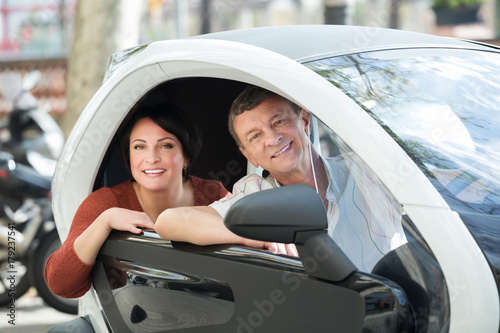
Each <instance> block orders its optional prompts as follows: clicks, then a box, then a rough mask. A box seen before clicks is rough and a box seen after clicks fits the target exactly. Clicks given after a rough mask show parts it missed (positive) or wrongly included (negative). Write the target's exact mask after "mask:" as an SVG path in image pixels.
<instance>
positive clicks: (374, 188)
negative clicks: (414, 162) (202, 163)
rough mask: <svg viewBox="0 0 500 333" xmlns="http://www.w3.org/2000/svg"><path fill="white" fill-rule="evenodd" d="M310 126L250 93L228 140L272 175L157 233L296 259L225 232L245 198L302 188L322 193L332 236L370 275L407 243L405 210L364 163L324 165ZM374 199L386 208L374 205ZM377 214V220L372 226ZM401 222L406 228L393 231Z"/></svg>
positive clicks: (257, 91) (235, 111) (286, 249)
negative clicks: (273, 190) (227, 220)
mask: <svg viewBox="0 0 500 333" xmlns="http://www.w3.org/2000/svg"><path fill="white" fill-rule="evenodd" d="M310 125H311V124H310V117H309V114H308V113H307V112H306V111H305V110H304V109H302V108H300V107H299V106H298V105H296V104H294V103H292V102H291V101H289V100H287V99H285V98H283V97H282V96H279V95H277V94H275V93H273V92H270V91H268V90H265V89H262V88H259V87H255V86H249V87H247V88H246V89H245V90H243V92H242V93H241V94H240V95H239V96H238V97H237V98H236V99H235V101H234V102H233V104H232V106H231V110H230V112H229V120H228V126H229V132H230V133H231V135H232V136H233V138H234V139H235V141H236V143H237V145H238V146H239V149H240V151H241V152H242V154H243V155H244V156H245V157H246V158H247V159H248V161H249V162H250V163H252V164H253V165H254V166H255V167H259V166H260V167H262V168H263V169H264V170H267V171H268V172H269V174H270V175H269V176H268V177H267V178H263V177H261V176H258V175H256V174H252V175H247V176H245V177H243V178H242V179H241V180H239V181H238V182H236V183H235V185H234V188H233V194H232V196H230V197H228V198H224V199H221V200H219V201H216V202H214V203H212V204H211V205H209V206H208V207H185V208H175V209H168V210H166V211H164V212H163V213H162V214H161V215H160V217H159V218H158V220H157V221H156V225H155V229H156V231H157V233H158V234H159V235H160V236H161V237H162V238H166V239H171V240H177V241H186V242H190V243H194V244H198V245H208V244H243V245H247V246H252V247H264V248H268V249H270V250H274V251H278V252H283V253H289V254H293V255H297V252H296V249H295V247H294V246H290V245H283V244H276V243H266V242H259V241H255V240H249V239H245V238H242V237H240V236H237V235H235V234H233V233H232V232H231V231H229V229H227V228H226V227H225V225H224V222H223V218H224V216H225V215H226V213H227V211H228V210H229V208H230V207H231V205H232V204H233V203H234V202H236V201H237V200H239V199H241V198H242V197H244V196H245V195H248V194H251V193H254V192H258V191H261V190H266V189H271V188H276V187H279V186H287V185H292V184H300V183H303V184H308V185H310V186H311V187H312V188H314V189H316V191H317V192H318V194H319V195H320V197H321V198H322V199H323V203H324V205H325V209H326V211H327V216H328V220H329V234H330V236H331V237H332V238H333V239H334V240H335V241H336V242H337V244H339V246H340V247H341V248H342V249H343V250H344V251H345V252H346V254H347V255H348V256H349V257H350V259H351V260H352V261H353V262H354V264H356V265H357V266H358V268H361V269H363V270H366V271H369V270H371V268H372V267H373V265H374V264H375V263H376V261H378V259H380V257H381V256H383V255H384V254H385V253H387V252H388V251H390V250H391V249H393V248H394V246H399V245H400V243H401V240H402V235H404V233H403V231H402V228H401V225H400V219H401V212H400V210H399V207H398V206H397V205H394V204H393V202H391V200H390V198H389V196H388V195H387V194H386V193H385V192H383V191H381V190H380V188H382V186H380V185H379V184H376V183H374V182H373V181H372V178H370V177H369V176H367V172H366V169H367V168H365V165H364V164H363V163H362V162H361V161H360V160H359V158H351V157H349V156H345V157H341V158H331V159H328V160H327V159H324V158H321V157H320V156H319V155H318V153H317V152H316V150H315V149H314V148H313V147H312V145H311V141H310V139H309V134H310ZM347 163H349V168H348V167H347ZM351 169H352V170H354V173H351ZM358 184H360V185H361V187H359V185H358ZM367 193H370V194H368V196H370V195H371V194H373V195H374V196H375V197H376V198H377V199H376V200H377V201H380V200H383V201H384V202H381V203H376V204H375V205H374V204H372V203H371V202H368V199H370V198H368V199H367ZM378 207H383V213H381V214H379V212H380V210H381V209H379V208H378ZM372 211H373V212H377V216H373V219H372V215H371V212H372ZM387 212H389V213H387ZM397 220H399V223H391V224H388V223H387V221H397ZM387 226H389V227H390V228H391V229H390V230H387V229H388V228H387ZM334 231H335V232H334ZM405 241H406V240H405V239H404V242H405Z"/></svg>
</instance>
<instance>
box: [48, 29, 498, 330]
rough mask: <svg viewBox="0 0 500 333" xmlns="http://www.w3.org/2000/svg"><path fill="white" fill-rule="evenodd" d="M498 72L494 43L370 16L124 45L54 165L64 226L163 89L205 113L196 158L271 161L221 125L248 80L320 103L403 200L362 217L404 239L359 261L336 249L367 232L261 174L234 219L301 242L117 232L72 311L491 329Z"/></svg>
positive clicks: (351, 148) (108, 182)
mask: <svg viewBox="0 0 500 333" xmlns="http://www.w3.org/2000/svg"><path fill="white" fill-rule="evenodd" d="M499 83H500V52H499V50H498V49H497V48H495V47H493V46H491V45H484V44H479V43H476V42H471V41H462V40H457V39H450V38H443V37H437V36H430V35H424V34H418V33H412V32H405V31H396V30H388V29H378V28H369V27H355V26H282V27H269V28H256V29H249V30H238V31H229V32H222V33H215V34H208V35H203V36H198V37H194V38H187V39H182V40H171V41H160V42H154V43H151V44H148V45H141V46H138V47H136V48H133V49H130V50H126V51H123V52H119V53H117V54H115V55H114V56H113V57H112V59H111V62H110V66H109V68H108V71H107V75H106V77H105V80H104V82H103V84H102V87H101V88H100V90H99V91H98V92H97V93H96V94H95V96H94V98H93V99H92V100H91V101H90V102H89V104H88V106H87V107H86V109H85V110H84V112H83V113H82V115H81V117H80V118H79V120H78V122H77V124H76V125H75V127H74V129H73V131H72V133H71V135H70V137H69V139H68V141H67V143H66V146H65V148H64V151H63V154H62V156H61V158H60V159H59V162H58V165H57V169H56V174H55V178H54V183H53V208H54V215H55V219H56V223H57V228H58V231H59V234H60V235H61V237H62V238H63V239H64V238H65V237H66V235H67V233H68V230H69V227H70V224H71V221H72V218H73V215H74V213H75V211H76V209H77V207H78V206H79V204H80V203H81V202H82V201H83V200H84V198H85V197H87V196H88V194H89V193H91V192H92V191H94V190H96V189H98V188H100V187H102V186H113V185H115V184H117V183H119V182H121V181H123V180H125V179H127V178H128V177H130V175H129V174H128V173H127V172H126V170H125V168H124V167H123V165H122V162H121V161H120V159H119V157H118V153H117V150H116V146H117V144H116V143H117V141H118V138H119V136H120V134H121V131H122V129H123V127H124V125H125V124H126V122H127V120H128V119H129V118H130V116H131V114H133V112H134V110H136V109H137V108H138V107H141V106H144V105H154V104H156V103H159V102H162V101H169V102H172V103H175V104H176V105H178V106H179V107H180V108H181V109H182V110H184V112H187V113H188V114H189V115H190V116H191V118H194V119H196V120H197V122H198V124H199V125H200V126H201V128H202V130H203V135H204V140H203V150H202V153H201V155H200V157H199V158H198V160H197V163H196V164H195V165H194V167H193V170H194V174H195V175H197V176H201V177H205V178H213V179H218V180H220V181H222V182H223V184H224V185H225V186H226V187H227V188H228V189H229V190H231V188H232V185H233V184H234V182H235V181H236V180H238V179H239V178H241V177H242V176H244V175H246V174H249V173H254V172H256V173H261V172H263V170H259V169H255V168H254V167H253V166H252V165H251V164H249V163H247V161H246V160H245V159H244V157H243V156H242V155H241V153H240V152H239V151H238V149H237V147H236V145H235V143H234V142H233V140H232V139H231V137H230V135H229V133H228V131H227V113H228V110H229V106H230V104H231V102H232V101H233V99H234V98H235V97H236V96H237V95H238V93H239V92H240V91H241V90H242V89H243V88H244V87H245V86H246V85H248V84H253V85H258V86H261V87H264V88H267V89H270V90H272V91H274V92H276V93H278V94H280V95H282V96H284V97H286V98H288V99H290V100H292V101H294V102H295V103H297V104H298V105H300V106H301V107H303V108H304V109H306V110H307V111H309V112H310V114H311V116H312V117H313V131H312V134H311V140H312V143H313V144H314V145H315V147H316V149H317V150H318V151H319V152H321V154H322V156H323V157H324V158H325V159H328V158H336V157H337V156H343V157H349V158H350V159H351V160H352V161H355V162H353V163H352V164H349V165H348V168H349V172H350V173H352V174H355V172H362V173H363V174H364V175H365V176H366V177H365V178H363V179H366V183H365V184H363V187H362V188H363V189H364V191H363V193H362V195H363V196H364V197H365V199H366V200H369V202H370V203H371V204H372V211H371V212H370V214H375V213H380V214H382V215H381V216H383V214H384V211H385V210H386V209H389V208H391V209H398V211H400V214H401V215H400V219H397V220H395V221H383V223H379V224H378V225H375V224H372V222H373V221H374V220H371V218H369V217H367V218H366V227H367V228H378V227H382V228H384V227H387V226H391V225H395V226H396V225H398V226H400V227H401V228H403V230H404V233H405V235H404V236H405V241H404V242H403V243H404V244H403V245H401V246H398V247H397V248H395V249H394V250H392V251H389V252H382V251H381V254H380V256H381V259H380V260H379V261H378V262H377V263H375V265H367V264H365V263H364V262H363V261H362V260H361V262H360V260H359V258H353V257H352V256H351V257H350V256H349V255H348V254H346V253H345V251H344V250H343V249H344V248H345V247H346V246H358V247H363V246H364V245H366V244H364V243H363V241H360V240H359V239H355V238H353V239H343V240H335V241H334V240H333V239H332V237H330V236H329V235H333V237H334V235H335V229H333V230H328V228H327V221H326V220H325V217H324V213H322V212H323V209H322V205H321V204H320V205H318V200H319V199H318V196H317V194H316V193H315V192H314V191H313V190H312V189H311V188H307V186H306V188H304V186H300V185H298V186H287V187H283V188H279V189H276V190H269V191H263V192H262V193H259V194H255V195H252V196H250V197H248V198H246V199H244V200H241V201H239V202H238V206H235V207H233V208H232V209H231V214H230V216H228V217H227V218H226V221H225V222H226V224H227V226H228V227H229V228H230V229H231V230H233V231H234V232H236V233H239V234H240V235H242V236H245V237H252V238H256V239H261V240H268V241H293V242H295V243H296V245H297V247H298V249H299V253H300V258H295V257H291V256H287V255H281V254H277V253H273V252H270V251H266V250H259V249H251V248H246V247H242V246H232V245H214V246H205V247H201V246H195V245H192V244H187V243H180V242H171V241H168V240H163V239H160V238H159V237H158V236H157V235H156V234H155V233H154V232H145V233H144V235H141V236H133V235H130V234H127V233H119V232H115V233H113V234H112V235H111V236H110V238H109V239H108V241H107V242H106V243H105V244H104V246H103V248H102V249H101V251H100V254H99V256H98V260H97V262H96V265H95V268H94V271H93V279H94V288H91V290H90V291H89V292H88V293H87V294H86V295H85V296H84V297H82V299H81V301H80V307H79V309H80V310H79V311H80V315H81V316H82V318H85V319H81V320H80V324H82V325H87V324H86V323H90V326H92V327H93V329H94V330H95V331H96V332H106V331H114V332H159V331H194V332H226V331H227V332H234V331H236V332H258V331H262V332H269V331H284V332H304V331H306V330H310V331H314V332H322V331H328V332H349V331H355V332H359V331H363V332H375V331H376V332H381V331H383V332H403V331H406V332H472V331H475V332H499V326H500V301H499V285H500V279H499V269H500V255H499V253H500V242H498V239H499V237H500V217H499V216H498V214H499V211H500V198H499V188H500V167H499V165H500V124H499V122H500V117H498V115H499V111H500V100H499V99H500V97H499V96H500V94H498V92H499V90H500V86H499ZM356 161H357V162H356ZM356 168H358V169H360V168H361V169H362V170H357V171H356V170H355V169H356ZM358 185H359V184H358ZM311 190H312V192H311ZM375 191H379V192H375ZM266 192H267V193H266ZM376 193H384V195H385V196H386V197H387V198H389V199H390V206H391V207H387V203H386V202H384V203H382V202H381V200H380V197H379V196H378V195H375V194H376ZM284 198H285V199H284ZM247 199H248V200H247ZM384 205H385V206H384ZM242 207H243V209H242ZM245 207H247V208H248V207H250V208H253V209H245ZM248 211H250V213H248ZM259 212H266V213H269V214H259ZM351 213H352V212H351V211H346V212H344V214H345V215H343V216H345V219H347V220H344V222H345V223H348V222H349V221H348V218H349V214H351ZM256 221H257V223H256ZM346 225H348V224H346ZM263 226H265V227H263ZM270 229H273V230H274V232H272V231H270ZM372 231H374V232H375V231H376V230H375V229H373V230H372ZM377 237H382V238H383V237H385V238H388V237H387V236H386V235H385V234H384V232H383V231H381V232H380V233H379V234H377ZM390 241H392V240H388V242H390ZM339 242H342V243H345V244H339ZM110 262H114V264H110ZM358 262H360V263H359V264H358ZM353 263H356V264H353ZM77 321H78V320H77ZM73 325H77V322H74V323H73Z"/></svg>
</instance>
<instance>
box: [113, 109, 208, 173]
mask: <svg viewBox="0 0 500 333" xmlns="http://www.w3.org/2000/svg"><path fill="white" fill-rule="evenodd" d="M143 118H150V119H151V120H152V121H153V122H154V123H155V124H157V125H158V126H160V127H161V128H163V129H164V130H165V131H167V132H169V133H172V134H173V135H175V136H176V137H177V139H179V141H180V142H181V144H182V151H183V153H184V156H185V157H186V159H187V166H186V168H185V169H183V170H182V178H183V180H184V181H187V180H188V179H189V169H190V167H191V164H192V163H193V161H194V160H195V159H196V157H197V156H198V154H199V153H200V151H201V145H202V143H201V134H200V130H199V129H198V127H196V126H195V124H194V123H193V122H192V121H191V120H190V119H189V118H187V116H186V115H185V114H184V113H183V112H182V111H181V110H180V109H179V108H178V107H177V106H175V105H173V104H169V103H161V104H156V105H153V106H147V107H143V108H140V109H138V110H137V111H136V112H135V113H134V114H133V115H132V118H130V120H129V122H128V123H127V126H126V127H125V132H124V134H123V136H122V138H121V140H120V147H119V148H120V155H121V157H122V159H123V162H124V163H125V166H126V167H127V169H128V171H130V134H131V132H132V129H133V128H134V126H135V124H136V123H137V121H139V120H140V119H143Z"/></svg>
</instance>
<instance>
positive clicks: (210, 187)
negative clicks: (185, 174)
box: [191, 176, 231, 206]
mask: <svg viewBox="0 0 500 333" xmlns="http://www.w3.org/2000/svg"><path fill="white" fill-rule="evenodd" d="M191 181H192V182H193V187H194V205H195V206H207V205H209V204H211V203H212V202H214V201H216V200H219V199H221V198H225V197H227V196H229V195H231V192H229V191H228V190H227V189H226V188H225V187H224V185H223V184H222V183H221V182H220V181H218V180H212V179H203V178H198V177H195V176H191Z"/></svg>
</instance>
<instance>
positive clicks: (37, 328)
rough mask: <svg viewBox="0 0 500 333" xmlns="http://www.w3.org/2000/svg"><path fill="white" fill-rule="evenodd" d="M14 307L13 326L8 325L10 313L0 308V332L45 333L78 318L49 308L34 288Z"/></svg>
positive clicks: (4, 308)
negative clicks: (56, 325)
mask: <svg viewBox="0 0 500 333" xmlns="http://www.w3.org/2000/svg"><path fill="white" fill-rule="evenodd" d="M15 305H16V308H15V312H14V316H15V321H14V322H15V325H12V324H10V323H9V321H10V320H12V319H11V316H10V313H11V312H10V311H9V310H8V309H7V308H6V307H2V308H0V332H2V333H45V332H46V331H47V330H48V329H49V328H50V327H51V326H53V325H55V324H57V323H61V322H65V321H69V320H72V319H74V318H76V317H78V316H77V315H70V314H67V313H63V312H60V311H58V310H55V309H53V308H51V307H49V306H48V305H46V304H45V303H44V302H43V300H42V299H41V298H40V297H38V296H37V294H36V290H35V289H34V288H31V289H30V290H29V291H28V292H27V293H26V294H25V295H24V296H23V297H21V298H20V299H18V300H17V301H16V303H15Z"/></svg>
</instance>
